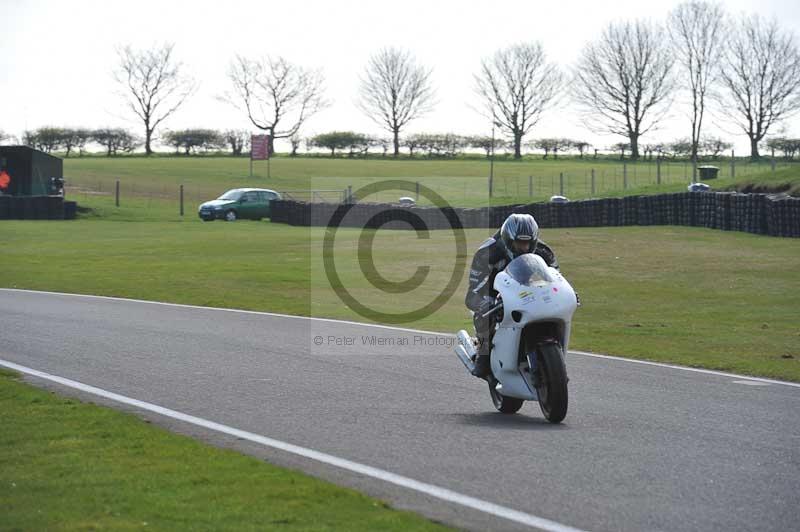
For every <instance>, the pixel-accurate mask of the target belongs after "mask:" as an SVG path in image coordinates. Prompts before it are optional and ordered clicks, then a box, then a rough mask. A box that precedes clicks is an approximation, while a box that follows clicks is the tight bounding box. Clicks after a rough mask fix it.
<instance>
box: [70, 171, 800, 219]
mask: <svg viewBox="0 0 800 532" xmlns="http://www.w3.org/2000/svg"><path fill="white" fill-rule="evenodd" d="M790 165H791V166H792V167H797V165H796V164H795V165H792V164H791V163H788V162H778V161H768V162H759V163H753V162H743V161H741V160H727V161H725V162H724V163H720V164H717V165H714V166H715V167H716V168H717V172H716V173H717V177H716V181H726V182H729V181H732V180H733V178H736V179H746V178H747V177H748V176H753V175H756V174H758V175H759V176H760V177H763V176H764V175H769V173H770V172H776V171H778V170H780V169H782V168H785V167H789V166H790ZM576 166H578V168H576ZM494 170H495V171H494V172H492V173H489V174H488V175H485V176H475V175H473V176H429V177H407V178H397V177H392V178H385V177H380V176H374V177H353V178H352V179H351V178H342V177H338V178H327V177H319V178H312V179H311V180H310V182H306V183H304V185H308V188H298V187H292V188H290V189H287V190H280V189H279V190H278V191H279V192H280V193H281V194H282V196H283V197H284V198H285V199H290V200H294V201H302V202H311V203H347V202H352V201H366V202H382V203H396V202H397V201H398V200H399V198H400V197H401V196H407V197H411V198H412V199H413V200H415V201H416V202H417V203H419V204H421V205H425V204H430V203H431V201H430V198H428V194H427V193H426V191H433V192H435V193H436V194H437V195H439V196H440V197H441V198H443V199H444V200H445V201H447V202H448V203H450V204H451V205H453V206H479V205H486V204H490V203H491V204H502V203H505V204H512V203H530V202H537V201H547V200H549V199H550V198H551V197H552V196H556V195H559V196H565V197H567V198H569V199H585V198H597V197H605V196H614V195H629V194H636V193H638V192H642V191H644V190H645V189H646V190H647V193H658V192H659V191H660V188H661V187H672V190H673V191H674V190H676V188H675V186H674V185H676V184H682V185H684V184H688V183H691V182H693V181H699V180H700V175H701V173H702V172H703V171H704V170H703V169H702V167H699V168H697V169H696V168H694V167H693V165H692V164H691V163H689V162H684V161H680V162H669V161H661V162H656V161H652V162H636V163H633V162H632V163H623V164H619V165H610V164H600V165H597V166H596V167H594V166H592V165H591V164H581V165H574V164H573V165H571V166H565V168H564V169H563V170H559V169H558V167H557V166H556V165H553V166H552V168H550V169H547V170H543V171H538V172H535V173H530V174H529V175H527V176H526V175H520V173H519V171H518V169H517V168H514V167H513V166H509V167H501V168H498V167H497V166H495V168H494ZM512 172H515V174H516V175H508V174H511V173H512ZM382 179H393V180H397V179H399V180H401V181H405V182H406V183H408V184H409V187H408V188H407V189H406V190H387V191H382V192H379V193H376V194H372V195H370V196H368V197H359V196H360V193H359V189H360V188H361V187H363V186H364V185H367V184H370V183H374V182H375V181H378V180H382ZM709 183H710V184H712V186H713V184H714V182H713V181H709ZM340 184H341V185H342V186H341V187H338V186H336V185H340ZM331 185H333V186H331ZM250 186H254V185H252V184H251V185H250ZM221 192H224V191H221V190H219V189H218V187H217V186H214V185H209V184H205V185H198V184H186V185H179V184H175V182H174V181H172V182H166V183H163V184H154V183H152V182H149V183H140V182H137V181H136V180H134V179H118V180H111V181H109V180H108V179H106V180H96V181H94V182H92V181H90V180H85V179H84V180H81V179H75V180H69V181H68V182H67V186H66V193H67V196H68V199H71V200H75V201H78V203H79V205H81V204H85V205H87V206H88V207H89V208H91V209H93V210H95V211H96V212H97V213H98V214H100V215H104V214H111V213H113V212H114V209H125V208H135V209H137V210H138V211H140V212H144V213H146V214H148V215H152V216H157V215H163V216H186V215H187V214H188V215H196V211H197V208H198V206H199V205H200V204H201V203H203V202H206V201H209V200H213V199H215V198H216V197H218V196H219V195H220V193H221Z"/></svg>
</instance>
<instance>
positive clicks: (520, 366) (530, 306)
mask: <svg viewBox="0 0 800 532" xmlns="http://www.w3.org/2000/svg"><path fill="white" fill-rule="evenodd" d="M524 257H525V258H526V261H527V262H528V265H529V266H533V268H532V270H533V274H532V275H531V276H530V277H529V278H528V280H527V282H525V284H522V283H520V282H519V281H518V280H517V279H515V277H514V276H513V275H511V274H509V272H508V271H507V270H505V271H502V272H500V273H498V274H497V276H496V277H495V280H494V289H495V290H496V291H497V292H498V293H499V294H500V297H501V298H502V300H503V319H502V320H501V321H500V322H499V323H498V324H497V331H496V332H495V335H494V338H493V340H492V343H493V344H494V347H493V349H492V357H491V361H492V373H493V374H494V376H495V379H497V381H498V384H497V387H496V389H497V391H498V392H500V393H501V394H503V395H506V396H509V397H517V398H519V399H526V400H533V401H538V399H539V398H538V395H537V393H536V389H535V388H534V386H533V378H532V377H533V376H532V372H531V367H530V365H531V363H533V364H535V361H531V360H530V359H528V356H524V357H522V360H520V349H524V346H520V341H521V339H522V331H523V329H524V328H525V326H527V325H530V324H533V323H537V322H550V323H554V324H555V325H556V328H555V329H556V331H557V335H558V336H557V337H556V338H554V340H556V341H558V343H559V344H561V346H562V348H563V353H564V354H566V352H567V348H568V345H569V335H570V328H571V324H572V315H573V314H574V313H575V309H577V307H578V303H577V299H576V297H575V291H574V290H573V289H572V286H570V284H569V283H568V282H567V281H566V279H564V277H563V276H562V275H561V273H560V272H559V271H558V270H556V269H555V268H550V267H549V266H547V264H546V263H545V262H544V259H542V258H541V257H540V256H538V255H533V254H528V255H524ZM531 261H534V262H535V263H536V264H535V265H534V264H533V263H531ZM511 266H512V265H511V264H509V267H511ZM525 355H531V354H530V353H525Z"/></svg>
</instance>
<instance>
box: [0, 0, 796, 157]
mask: <svg viewBox="0 0 800 532" xmlns="http://www.w3.org/2000/svg"><path fill="white" fill-rule="evenodd" d="M677 3H678V2H673V1H663V2H655V1H647V2H643V1H641V0H613V1H607V0H594V1H571V0H561V1H556V2H553V1H548V2H544V1H540V0H527V1H521V0H504V1H503V2H491V1H486V0H483V1H468V0H461V1H449V0H447V1H443V0H424V1H419V0H404V1H399V2H397V1H392V2H388V1H381V0H373V1H361V0H359V1H350V2H332V1H329V0H328V1H325V0H320V1H318V0H303V1H299V0H298V1H282V2H274V1H271V0H261V1H254V2H244V1H237V0H229V1H227V2H219V1H206V0H193V1H180V2H179V1H174V0H172V1H171V0H160V1H158V0H157V1H151V0H137V1H135V2H134V1H128V2H122V1H115V0H104V1H91V0H69V1H57V0H53V1H47V0H40V1H36V0H33V1H23V0H0V21H2V27H0V130H3V131H5V132H6V133H11V134H14V135H20V134H21V133H22V132H23V131H24V130H25V129H35V128H38V127H42V126H46V125H55V126H85V127H91V128H94V127H102V126H115V127H126V128H129V129H130V130H132V131H134V132H136V133H137V134H139V135H141V134H142V133H141V132H140V131H139V129H141V124H140V123H139V122H136V121H135V119H134V117H132V116H131V115H130V114H129V112H128V111H126V109H125V108H124V106H123V104H122V102H123V100H122V99H121V98H120V97H119V96H117V95H115V91H116V90H117V87H116V86H115V83H114V81H113V78H112V75H111V71H112V69H113V68H114V66H115V64H116V63H117V57H116V52H115V47H116V46H118V45H122V44H131V45H132V46H134V47H140V48H141V47H151V46H153V45H154V44H156V45H158V44H161V43H164V42H173V43H175V50H174V53H175V55H176V57H177V58H179V59H180V60H181V61H182V62H183V63H184V65H185V68H186V70H187V72H189V73H191V74H192V75H193V76H194V77H195V78H197V79H198V80H199V81H200V87H199V90H198V92H197V93H196V95H195V96H194V97H193V98H192V99H191V100H189V101H188V102H187V103H186V104H185V105H184V107H182V108H181V109H180V110H179V111H178V112H177V113H176V114H175V115H173V117H171V118H169V119H168V120H167V121H166V122H165V126H166V127H167V128H172V129H179V128H185V127H210V128H219V129H224V128H243V129H254V128H252V126H251V125H250V124H249V122H248V120H247V119H246V117H245V116H244V115H242V114H241V113H240V112H239V111H237V110H236V109H234V108H232V107H231V106H230V105H228V104H225V103H223V102H220V101H219V100H218V99H217V98H216V96H218V95H220V94H221V93H223V92H224V91H225V90H227V89H228V86H229V82H228V79H227V77H226V72H227V69H228V65H229V62H230V60H231V58H232V57H233V56H234V55H235V54H237V53H238V54H242V55H245V56H249V57H253V58H255V57H260V56H264V55H267V54H270V55H281V56H284V57H285V58H286V59H288V60H290V61H292V62H295V63H298V64H301V65H303V66H306V67H313V68H321V69H322V71H323V72H324V75H325V78H326V88H327V90H326V92H325V94H326V97H327V98H328V99H329V100H331V101H332V105H331V107H329V108H328V109H326V110H325V111H323V112H321V113H320V114H318V115H316V116H314V117H313V118H312V119H311V120H309V121H308V122H307V124H306V125H305V126H304V128H303V130H302V131H301V134H302V135H303V136H310V135H312V134H315V133H321V132H325V131H330V130H333V129H339V130H354V131H361V132H365V133H374V134H378V133H380V132H381V131H380V129H379V128H378V127H377V126H376V125H375V124H374V123H373V122H371V121H370V120H369V119H368V118H367V117H365V116H364V115H363V114H361V112H360V111H359V110H358V109H357V108H356V106H355V98H356V94H357V90H358V78H359V75H360V74H361V73H362V72H363V69H364V65H365V64H366V62H367V60H368V58H369V56H370V55H371V54H372V53H374V52H375V51H376V50H378V49H380V48H381V47H384V46H397V47H403V48H407V49H409V50H410V51H411V52H412V53H414V54H415V56H416V58H417V60H418V61H419V62H420V63H422V64H424V65H426V66H429V67H431V68H432V69H433V83H434V85H435V87H436V92H437V99H438V104H437V105H436V107H435V109H434V110H433V112H431V113H430V114H429V115H427V116H426V117H424V118H422V119H419V120H416V121H414V122H412V123H411V124H410V125H409V126H408V128H407V131H406V133H412V132H422V131H425V132H457V133H462V134H487V135H488V134H489V133H490V129H489V128H490V125H489V123H488V121H487V120H486V119H484V118H483V117H482V116H481V115H479V114H478V113H477V112H475V111H474V110H473V108H475V107H477V106H478V100H477V98H476V96H475V95H474V90H473V89H474V81H473V75H474V74H475V73H476V72H477V71H478V68H479V65H480V61H481V59H482V58H484V57H486V56H488V55H490V54H492V53H493V52H494V51H496V50H497V49H499V48H502V47H506V46H508V45H510V44H513V43H518V42H525V41H540V42H541V43H542V45H543V47H544V49H545V52H546V53H547V55H548V56H549V58H550V59H551V60H553V61H555V62H557V63H559V64H560V65H562V66H564V67H565V68H567V67H569V66H571V65H572V64H573V63H574V61H575V60H576V58H577V57H578V54H579V52H580V50H581V49H582V48H583V46H584V45H585V44H586V43H587V42H589V41H590V40H593V39H595V38H597V37H598V36H599V34H600V33H601V31H602V29H603V27H604V26H605V25H606V24H607V23H608V22H611V21H619V20H632V19H636V18H646V19H650V20H653V21H663V20H664V19H665V17H666V14H667V13H668V12H669V11H670V9H672V8H673V7H674V6H675V5H676V4H677ZM722 4H723V5H724V6H725V8H726V9H727V11H728V12H729V13H731V14H734V15H738V14H743V13H756V12H758V13H761V14H762V15H765V16H767V17H777V18H778V19H779V20H780V22H781V24H782V26H783V27H784V28H786V29H791V30H792V31H794V32H795V38H796V39H799V38H800V2H798V1H797V0H793V1H789V0H730V1H725V2H722ZM784 125H785V129H786V133H787V134H790V135H795V136H800V118H798V117H794V118H792V119H791V120H789V121H788V122H786V123H785V124H784ZM688 128H689V126H688V123H687V117H686V115H685V113H682V112H681V111H680V110H679V108H678V106H675V108H674V112H673V113H672V117H671V118H670V119H669V120H668V122H666V123H665V124H664V128H663V129H662V131H658V132H655V133H652V134H650V135H649V136H648V137H644V138H643V139H642V142H645V143H647V142H652V141H656V140H671V139H674V138H676V137H678V136H684V137H686V136H689V131H690V129H688ZM723 128H724V129H723ZM726 130H727V131H726ZM706 132H708V133H710V134H716V135H719V136H722V137H723V138H726V139H729V140H732V141H734V142H735V143H736V146H737V150H738V151H740V152H742V153H744V152H745V151H746V147H747V145H748V144H747V139H746V137H745V136H743V135H741V134H738V133H737V132H736V131H735V129H734V127H733V126H732V125H725V124H724V123H723V122H722V121H719V123H718V124H717V125H715V124H714V123H710V124H709V127H708V129H706ZM773 133H778V131H777V130H776V131H774V132H773ZM544 136H548V137H550V136H569V137H576V138H583V139H587V140H589V141H591V142H593V143H594V144H595V145H596V146H608V145H611V144H613V143H615V142H619V141H620V140H623V139H622V138H618V137H613V136H605V137H603V136H597V135H594V134H591V133H589V132H588V131H587V130H586V128H585V127H584V126H583V125H582V124H581V122H580V120H579V118H578V114H577V113H576V112H575V111H574V110H573V109H571V108H570V107H569V106H568V105H564V106H562V107H561V108H559V109H555V110H553V111H551V112H550V113H548V114H547V115H546V116H545V118H544V119H543V120H542V122H540V124H539V125H538V126H537V127H536V128H535V129H534V130H533V132H532V133H531V134H530V135H529V137H527V138H528V140H530V139H532V138H536V137H544ZM278 149H279V150H280V149H286V147H281V146H280V145H279V147H278Z"/></svg>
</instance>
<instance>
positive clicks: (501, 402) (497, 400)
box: [488, 377, 524, 414]
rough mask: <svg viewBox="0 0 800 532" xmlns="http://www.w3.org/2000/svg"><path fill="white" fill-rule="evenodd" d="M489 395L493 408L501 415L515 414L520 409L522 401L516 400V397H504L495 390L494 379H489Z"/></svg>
mask: <svg viewBox="0 0 800 532" xmlns="http://www.w3.org/2000/svg"><path fill="white" fill-rule="evenodd" d="M488 381H489V395H491V396H492V402H493V403H494V407H495V408H496V409H497V410H499V411H500V412H502V413H503V414H516V413H517V411H518V410H519V409H520V408H522V403H523V402H524V399H517V398H516V397H506V396H505V395H503V394H501V393H500V392H498V391H497V390H496V389H495V386H497V380H496V379H495V378H494V377H489V379H488Z"/></svg>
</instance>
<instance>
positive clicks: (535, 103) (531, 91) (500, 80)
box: [475, 42, 564, 159]
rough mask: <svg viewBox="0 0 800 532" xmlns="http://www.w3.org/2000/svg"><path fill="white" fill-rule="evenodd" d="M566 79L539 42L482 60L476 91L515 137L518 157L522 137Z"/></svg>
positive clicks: (500, 124) (489, 113)
mask: <svg viewBox="0 0 800 532" xmlns="http://www.w3.org/2000/svg"><path fill="white" fill-rule="evenodd" d="M563 80H564V77H563V75H562V73H561V71H560V70H559V69H558V67H557V66H556V65H555V64H553V63H548V62H547V58H546V57H545V53H544V50H542V45H541V44H539V43H538V42H536V43H523V44H516V45H513V46H510V47H508V48H505V49H503V50H499V51H497V52H496V53H495V54H494V55H493V56H492V57H491V58H486V59H484V60H483V61H482V63H481V71H480V73H479V74H477V75H476V76H475V84H476V92H477V93H478V95H479V96H481V98H482V99H483V104H484V109H485V111H486V114H487V116H488V117H489V118H490V119H491V120H492V122H493V123H494V124H495V125H497V126H498V127H499V128H500V129H501V130H503V131H505V132H507V133H508V135H509V136H510V137H511V139H512V140H513V145H514V158H515V159H519V158H520V157H521V156H522V152H521V146H522V138H523V137H524V136H525V135H526V134H528V133H529V132H530V130H531V129H532V128H533V126H535V125H536V123H537V122H538V121H539V119H540V118H541V115H542V113H543V112H544V111H545V110H547V108H548V107H549V106H550V105H552V104H554V103H555V101H556V98H557V96H558V93H559V91H560V90H561V88H562V86H563Z"/></svg>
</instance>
